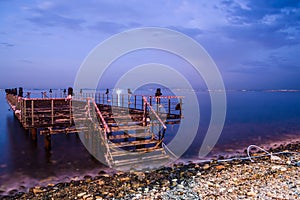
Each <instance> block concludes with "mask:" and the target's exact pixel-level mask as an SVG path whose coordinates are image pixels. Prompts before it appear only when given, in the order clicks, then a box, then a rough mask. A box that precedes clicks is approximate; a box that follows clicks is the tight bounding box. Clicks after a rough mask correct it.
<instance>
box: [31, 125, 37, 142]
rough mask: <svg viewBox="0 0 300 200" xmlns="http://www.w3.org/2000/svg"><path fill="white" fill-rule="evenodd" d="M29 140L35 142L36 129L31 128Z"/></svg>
mask: <svg viewBox="0 0 300 200" xmlns="http://www.w3.org/2000/svg"><path fill="white" fill-rule="evenodd" d="M31 139H32V140H34V141H35V140H37V129H36V128H31Z"/></svg>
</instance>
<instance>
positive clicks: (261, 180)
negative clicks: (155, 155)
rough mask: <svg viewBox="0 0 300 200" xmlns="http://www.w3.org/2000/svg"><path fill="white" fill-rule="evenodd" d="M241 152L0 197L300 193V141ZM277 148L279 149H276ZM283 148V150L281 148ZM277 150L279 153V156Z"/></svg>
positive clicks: (206, 196)
mask: <svg viewBox="0 0 300 200" xmlns="http://www.w3.org/2000/svg"><path fill="white" fill-rule="evenodd" d="M269 151H270V152H273V153H274V156H272V157H270V156H269V155H266V154H265V153H264V152H262V151H256V152H254V153H252V154H251V156H256V157H253V158H252V159H253V162H251V160H250V159H247V156H246V155H244V157H243V156H241V157H240V158H232V159H223V160H217V159H215V160H211V161H207V162H197V161H194V162H188V163H176V164H173V165H171V166H167V167H161V168H159V169H156V170H149V171H130V172H120V171H119V172H114V173H107V172H105V171H100V172H99V173H98V175H97V176H94V177H92V176H85V177H84V179H82V180H77V179H76V178H75V179H73V180H71V181H69V182H65V183H58V184H55V185H54V184H49V185H48V186H46V187H39V186H36V187H33V188H30V189H29V191H28V192H26V193H24V192H16V193H14V194H10V195H3V196H0V198H1V199H49V200H52V199H83V200H95V199H300V179H299V172H300V143H299V142H297V143H293V144H288V145H285V146H283V145H281V146H278V147H277V148H275V149H269ZM276 152H277V153H276ZM278 152H280V153H278ZM275 155H276V156H275Z"/></svg>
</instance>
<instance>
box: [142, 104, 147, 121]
mask: <svg viewBox="0 0 300 200" xmlns="http://www.w3.org/2000/svg"><path fill="white" fill-rule="evenodd" d="M142 105H143V109H144V113H143V115H144V116H143V119H144V126H147V103H146V102H144V103H143V104H142Z"/></svg>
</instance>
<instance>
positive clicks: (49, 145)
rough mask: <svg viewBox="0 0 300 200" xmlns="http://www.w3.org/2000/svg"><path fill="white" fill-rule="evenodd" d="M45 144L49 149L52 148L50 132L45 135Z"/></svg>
mask: <svg viewBox="0 0 300 200" xmlns="http://www.w3.org/2000/svg"><path fill="white" fill-rule="evenodd" d="M44 146H45V149H46V150H47V151H50V150H51V134H50V133H48V134H45V135H44Z"/></svg>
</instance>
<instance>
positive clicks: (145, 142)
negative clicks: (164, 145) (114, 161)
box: [110, 139, 158, 147]
mask: <svg viewBox="0 0 300 200" xmlns="http://www.w3.org/2000/svg"><path fill="white" fill-rule="evenodd" d="M157 143H158V140H153V139H151V140H139V141H130V142H118V143H111V144H110V146H111V147H130V146H137V145H146V144H157Z"/></svg>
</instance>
